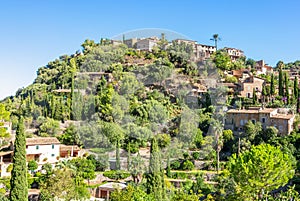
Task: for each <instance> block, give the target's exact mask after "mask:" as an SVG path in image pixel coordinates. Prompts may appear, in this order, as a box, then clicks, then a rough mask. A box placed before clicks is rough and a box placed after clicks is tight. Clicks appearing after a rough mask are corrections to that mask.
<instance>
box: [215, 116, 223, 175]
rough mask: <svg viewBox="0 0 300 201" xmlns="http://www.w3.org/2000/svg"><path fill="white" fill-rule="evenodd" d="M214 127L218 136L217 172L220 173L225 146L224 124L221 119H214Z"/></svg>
mask: <svg viewBox="0 0 300 201" xmlns="http://www.w3.org/2000/svg"><path fill="white" fill-rule="evenodd" d="M213 128H214V131H215V138H216V151H217V173H218V174H219V170H220V151H221V149H222V146H223V124H222V122H221V121H218V120H215V121H213Z"/></svg>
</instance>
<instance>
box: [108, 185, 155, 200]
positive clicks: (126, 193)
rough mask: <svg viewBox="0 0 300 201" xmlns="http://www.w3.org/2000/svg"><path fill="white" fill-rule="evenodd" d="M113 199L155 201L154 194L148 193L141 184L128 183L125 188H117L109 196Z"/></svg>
mask: <svg viewBox="0 0 300 201" xmlns="http://www.w3.org/2000/svg"><path fill="white" fill-rule="evenodd" d="M109 199H110V200H111V201H154V200H155V199H154V198H153V196H152V195H148V194H147V193H146V192H144V191H143V189H142V188H141V187H139V186H133V185H128V186H127V188H126V189H125V190H121V189H117V190H115V191H114V192H113V193H112V194H111V195H110V197H109Z"/></svg>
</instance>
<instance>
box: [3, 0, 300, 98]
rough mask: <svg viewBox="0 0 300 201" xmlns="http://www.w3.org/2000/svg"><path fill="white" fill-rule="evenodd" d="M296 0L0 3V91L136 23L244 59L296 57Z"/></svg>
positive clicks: (9, 91) (299, 45)
mask: <svg viewBox="0 0 300 201" xmlns="http://www.w3.org/2000/svg"><path fill="white" fill-rule="evenodd" d="M299 8H300V1H298V0H290V1H289V0H286V1H283V0H282V1H281V0H273V1H271V0H264V1H259V0H243V1H240V0H219V1H208V0H207V1H204V0H186V1H179V0H178V1H174V0H162V1H159V0H151V1H141V0H139V1H138V0H136V1H134V0H127V1H121V0H120V1H96V0H95V1H92V0H86V1H79V0H73V1H71V0H64V1H61V0H51V1H50V0H43V1H40V0H28V1H22V0H20V1H15V0H10V1H2V2H1V7H0V25H1V31H0V42H1V47H2V48H1V49H0V55H1V57H0V58H1V60H0V69H1V72H2V73H1V78H0V84H1V87H0V98H4V97H5V96H8V95H14V94H15V92H16V90H17V89H18V88H21V87H25V86H27V85H29V84H30V83H32V82H33V80H34V78H35V77H36V71H37V69H38V67H40V66H43V65H46V64H47V63H48V62H49V61H51V60H53V59H55V58H57V57H59V56H60V55H63V54H72V53H74V52H75V51H76V50H79V49H80V45H81V43H82V42H83V41H84V40H85V39H87V38H89V39H93V40H95V41H99V40H100V38H101V37H104V38H106V37H108V38H109V37H112V36H115V35H118V34H120V33H123V32H126V31H130V30H135V29H142V28H162V29H168V30H173V31H176V32H178V33H181V34H183V35H186V36H187V37H189V38H190V39H193V40H197V41H198V42H199V43H204V44H211V45H213V43H212V41H210V40H209V39H210V37H211V36H212V34H214V33H218V34H219V35H220V37H221V38H222V41H220V42H219V47H224V46H227V47H235V48H239V49H242V50H244V52H245V54H246V56H247V57H249V58H253V59H256V60H259V59H264V60H265V61H266V62H267V63H268V64H270V65H272V66H274V65H275V64H276V63H277V61H279V60H283V61H284V62H290V61H295V60H297V59H299V60H300V38H299V36H300V26H299V20H300V12H299Z"/></svg>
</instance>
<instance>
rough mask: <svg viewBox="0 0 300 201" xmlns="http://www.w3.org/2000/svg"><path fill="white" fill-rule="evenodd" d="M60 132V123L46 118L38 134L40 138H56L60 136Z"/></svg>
mask: <svg viewBox="0 0 300 201" xmlns="http://www.w3.org/2000/svg"><path fill="white" fill-rule="evenodd" d="M59 130H60V128H59V122H58V121H56V120H54V119H51V118H46V119H44V120H43V122H42V123H41V125H40V126H39V128H38V134H39V135H40V136H55V135H57V134H58V132H59Z"/></svg>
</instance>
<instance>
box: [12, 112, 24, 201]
mask: <svg viewBox="0 0 300 201" xmlns="http://www.w3.org/2000/svg"><path fill="white" fill-rule="evenodd" d="M13 164H14V165H13V169H12V172H11V180H10V185H11V191H10V200H11V201H27V200H28V186H27V185H28V184H27V166H26V138H25V132H24V123H23V118H22V117H20V119H19V123H18V127H17V131H16V141H15V145H14V156H13Z"/></svg>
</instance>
